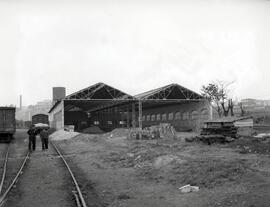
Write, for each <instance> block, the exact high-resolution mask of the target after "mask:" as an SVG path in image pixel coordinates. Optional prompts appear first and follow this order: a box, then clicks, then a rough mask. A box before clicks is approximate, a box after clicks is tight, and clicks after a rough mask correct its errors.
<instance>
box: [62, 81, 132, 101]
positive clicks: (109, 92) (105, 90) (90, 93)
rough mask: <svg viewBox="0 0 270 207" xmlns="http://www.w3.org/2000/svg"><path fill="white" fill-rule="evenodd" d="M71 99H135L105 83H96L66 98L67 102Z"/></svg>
mask: <svg viewBox="0 0 270 207" xmlns="http://www.w3.org/2000/svg"><path fill="white" fill-rule="evenodd" d="M70 99H80V100H83V99H87V100H91V99H100V100H102V99H106V100H107V99H110V100H129V99H133V97H132V96H131V95H129V94H127V93H124V92H122V91H120V90H118V89H116V88H113V87H111V86H109V85H107V84H105V83H101V82H100V83H96V84H94V85H92V86H89V87H87V88H84V89H82V90H79V91H77V92H75V93H72V94H70V95H68V96H66V98H65V100H70Z"/></svg>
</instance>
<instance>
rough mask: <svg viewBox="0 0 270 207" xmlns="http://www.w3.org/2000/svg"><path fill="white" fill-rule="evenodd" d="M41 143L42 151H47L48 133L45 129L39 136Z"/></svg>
mask: <svg viewBox="0 0 270 207" xmlns="http://www.w3.org/2000/svg"><path fill="white" fill-rule="evenodd" d="M39 136H40V138H41V143H42V150H45V149H48V140H49V133H48V130H47V129H43V130H41V132H40V134H39Z"/></svg>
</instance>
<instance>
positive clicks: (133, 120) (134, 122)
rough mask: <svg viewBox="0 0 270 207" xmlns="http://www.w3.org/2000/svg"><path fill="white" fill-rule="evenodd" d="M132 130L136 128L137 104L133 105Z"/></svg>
mask: <svg viewBox="0 0 270 207" xmlns="http://www.w3.org/2000/svg"><path fill="white" fill-rule="evenodd" d="M131 117H132V128H136V113H135V103H132V115H131Z"/></svg>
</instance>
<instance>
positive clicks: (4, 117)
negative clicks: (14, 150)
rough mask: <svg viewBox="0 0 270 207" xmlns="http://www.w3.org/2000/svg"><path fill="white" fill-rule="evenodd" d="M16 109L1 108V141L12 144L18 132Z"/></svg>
mask: <svg viewBox="0 0 270 207" xmlns="http://www.w3.org/2000/svg"><path fill="white" fill-rule="evenodd" d="M15 112H16V109H15V108H14V107H0V141H1V142H10V141H11V139H12V137H13V135H14V133H15V131H16V119H15Z"/></svg>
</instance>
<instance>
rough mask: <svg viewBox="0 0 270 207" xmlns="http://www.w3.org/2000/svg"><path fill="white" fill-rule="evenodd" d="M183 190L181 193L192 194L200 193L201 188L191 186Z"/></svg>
mask: <svg viewBox="0 0 270 207" xmlns="http://www.w3.org/2000/svg"><path fill="white" fill-rule="evenodd" d="M179 190H181V193H190V192H198V191H199V187H198V186H191V185H189V184H188V185H185V186H182V187H181V188H179Z"/></svg>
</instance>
